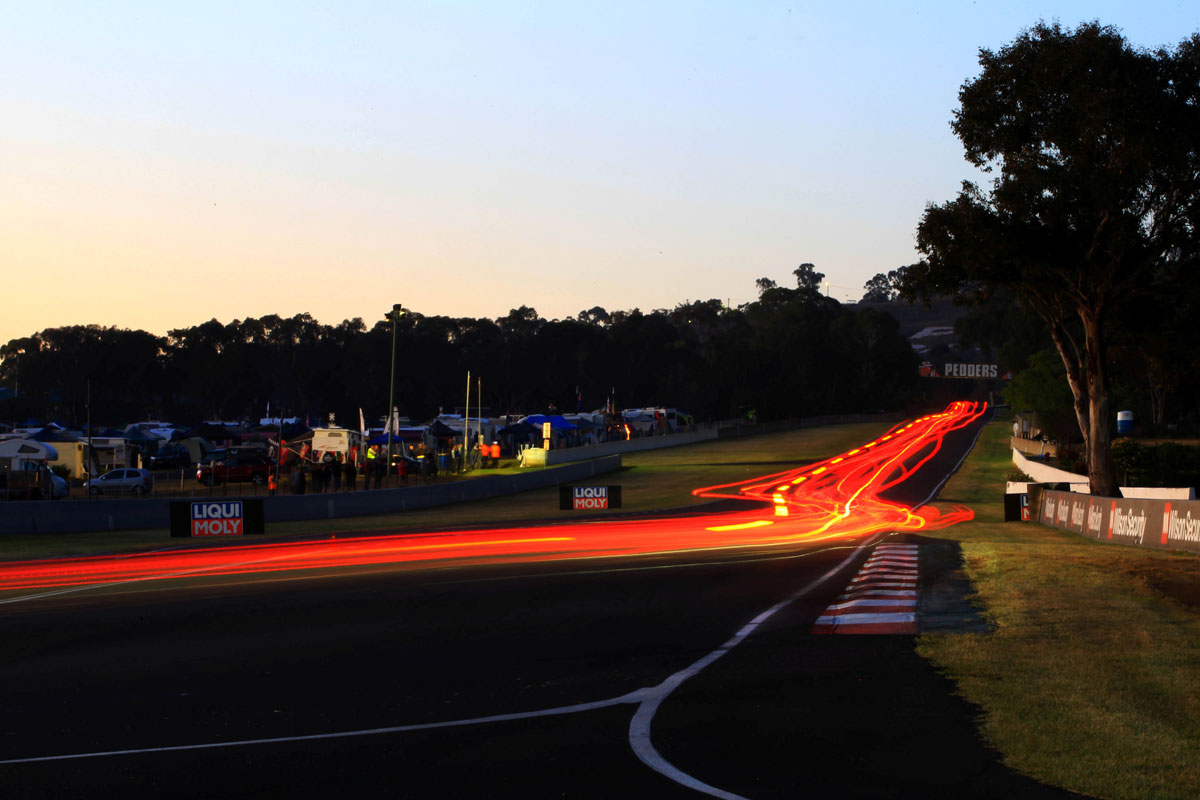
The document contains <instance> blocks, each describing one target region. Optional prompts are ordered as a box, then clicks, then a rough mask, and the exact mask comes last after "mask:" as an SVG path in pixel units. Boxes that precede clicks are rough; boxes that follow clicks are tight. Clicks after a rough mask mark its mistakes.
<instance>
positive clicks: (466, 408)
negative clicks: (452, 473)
mask: <svg viewBox="0 0 1200 800" xmlns="http://www.w3.org/2000/svg"><path fill="white" fill-rule="evenodd" d="M470 433H471V370H467V402H466V403H465V404H464V405H463V472H466V471H467V436H468V435H470Z"/></svg>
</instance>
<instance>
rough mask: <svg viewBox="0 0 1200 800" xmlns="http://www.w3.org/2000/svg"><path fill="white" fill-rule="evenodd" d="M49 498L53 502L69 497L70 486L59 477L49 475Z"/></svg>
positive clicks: (65, 480) (52, 474)
mask: <svg viewBox="0 0 1200 800" xmlns="http://www.w3.org/2000/svg"><path fill="white" fill-rule="evenodd" d="M50 484H51V486H50V497H52V498H53V499H55V500H61V499H62V498H64V497H69V496H70V494H71V484H69V483H67V479H66V478H64V477H63V476H61V475H56V474H54V473H53V472H51V473H50Z"/></svg>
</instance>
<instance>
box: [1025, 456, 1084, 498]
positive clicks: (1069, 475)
mask: <svg viewBox="0 0 1200 800" xmlns="http://www.w3.org/2000/svg"><path fill="white" fill-rule="evenodd" d="M1012 453H1013V455H1012V460H1013V464H1016V466H1017V469H1019V470H1021V472H1024V473H1025V474H1026V475H1028V476H1029V477H1031V478H1033V479H1034V481H1036V482H1037V483H1065V484H1067V485H1069V486H1070V487H1071V491H1072V492H1082V493H1083V494H1087V493H1088V492H1090V491H1091V490H1092V489H1091V486H1090V485H1089V484H1088V478H1087V476H1086V475H1076V474H1075V473H1074V472H1067V471H1066V470H1065V469H1058V468H1057V467H1051V466H1048V465H1046V464H1041V463H1039V462H1037V461H1033V460H1031V459H1028V458H1026V457H1025V454H1024V453H1022V452H1021V451H1020V450H1017V449H1015V448H1014V449H1013V451H1012Z"/></svg>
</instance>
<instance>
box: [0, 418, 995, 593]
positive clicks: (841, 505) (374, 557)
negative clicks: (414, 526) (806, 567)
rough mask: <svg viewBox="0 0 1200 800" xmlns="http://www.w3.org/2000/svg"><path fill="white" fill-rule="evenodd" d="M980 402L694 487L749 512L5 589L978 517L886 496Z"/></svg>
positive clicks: (652, 545)
mask: <svg viewBox="0 0 1200 800" xmlns="http://www.w3.org/2000/svg"><path fill="white" fill-rule="evenodd" d="M984 410H985V409H984V407H983V406H981V405H979V404H975V403H966V402H959V403H954V404H952V405H951V406H949V407H948V408H947V409H946V410H945V411H943V412H942V413H940V414H933V415H929V416H926V417H922V418H920V419H918V420H914V421H912V422H909V423H907V424H905V425H897V426H896V427H894V428H892V429H891V430H890V431H888V432H887V433H886V434H885V435H883V436H881V437H879V438H878V439H876V440H874V441H872V442H869V443H868V444H865V445H862V446H860V447H858V448H855V449H854V450H851V451H849V452H847V453H843V454H840V455H837V456H834V457H832V458H829V459H826V460H824V461H819V462H817V463H815V464H809V465H807V466H805V467H802V468H799V469H793V470H788V471H785V472H779V473H775V474H772V475H766V476H762V477H759V478H754V479H751V480H749V481H742V482H739V483H733V484H726V485H722V486H710V487H705V488H702V489H696V490H695V491H694V492H693V494H695V495H696V496H698V497H715V498H725V497H735V498H739V499H751V500H757V501H761V502H762V503H763V508H761V509H757V510H752V511H742V512H725V513H720V514H697V515H693V516H688V517H682V518H642V519H633V520H630V519H620V518H617V519H611V520H605V521H604V522H602V523H600V524H597V523H595V522H588V523H578V522H577V523H563V524H554V525H539V526H526V527H514V528H506V529H503V530H494V529H493V530H471V531H459V532H454V533H431V534H419V535H412V534H397V535H385V536H365V537H351V538H341V539H338V538H331V539H328V540H320V541H306V542H272V543H263V544H248V545H242V546H233V547H207V548H194V549H192V548H188V549H181V550H172V551H156V552H148V553H137V554H132V555H130V554H123V555H120V556H89V557H80V558H63V559H50V560H36V561H13V562H0V591H19V590H30V589H53V588H61V587H70V586H88V585H95V586H104V585H113V584H121V583H132V582H143V581H157V580H167V579H172V578H181V577H194V576H196V575H207V576H213V575H241V574H250V573H254V574H258V573H268V572H282V571H295V570H316V569H332V568H341V567H361V566H371V565H395V564H407V565H411V566H413V567H419V566H422V565H445V564H447V563H453V564H461V565H472V564H496V563H530V562H541V561H555V560H568V559H595V558H615V557H627V556H646V555H661V554H670V553H688V552H690V553H696V552H710V551H717V550H725V549H731V548H743V547H782V546H788V545H795V544H797V543H809V542H818V541H824V540H829V539H839V538H858V537H863V536H868V535H870V534H872V533H875V532H877V531H880V530H894V531H915V530H922V529H929V528H934V527H944V526H947V525H951V524H954V523H956V522H959V521H962V520H966V519H970V518H972V517H973V516H974V515H973V513H972V512H971V511H970V509H967V508H962V507H956V508H954V509H951V510H950V511H948V512H947V513H941V512H939V510H938V509H937V508H935V507H933V506H922V507H919V508H916V509H913V508H909V507H908V506H905V505H904V504H902V503H896V502H892V501H888V500H885V499H883V498H882V497H880V493H882V492H885V491H887V490H888V489H891V488H893V487H895V486H897V485H898V484H900V483H902V482H903V481H905V480H908V479H909V478H911V477H912V476H913V475H914V474H915V473H916V472H917V471H919V470H920V469H921V468H922V467H924V466H925V465H926V464H927V463H928V462H929V460H930V459H931V458H933V457H934V455H936V454H937V452H938V451H939V450H940V449H941V447H942V444H943V442H944V440H945V437H946V436H947V435H949V434H950V433H952V432H954V431H957V430H960V429H962V428H964V427H966V426H968V425H970V424H972V423H973V422H975V421H976V420H977V419H978V418H979V417H980V416H981V415H982V414H983V413H984ZM18 599H23V598H18ZM3 602H13V601H12V600H9V601H3Z"/></svg>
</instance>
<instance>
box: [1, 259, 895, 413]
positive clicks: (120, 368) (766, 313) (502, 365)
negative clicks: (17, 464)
mask: <svg viewBox="0 0 1200 800" xmlns="http://www.w3.org/2000/svg"><path fill="white" fill-rule="evenodd" d="M796 277H797V287H796V288H795V289H787V288H781V287H778V286H775V285H774V284H773V283H771V284H770V286H769V287H768V288H765V289H764V291H763V292H762V296H761V297H760V299H759V300H758V301H757V302H753V303H750V304H747V305H745V306H742V307H740V308H736V309H734V308H726V307H725V306H724V305H723V304H722V303H721V302H720V301H717V300H708V301H696V302H689V303H685V304H681V305H679V306H676V307H675V308H674V309H672V310H669V311H667V310H657V311H652V312H649V313H643V312H642V311H640V310H638V309H633V310H632V311H614V312H608V311H606V310H605V309H603V308H599V307H595V308H591V309H588V310H586V311H581V312H580V313H579V315H578V316H577V317H575V318H570V319H563V320H547V319H543V318H541V317H540V316H538V314H537V312H536V311H535V310H534V309H533V308H529V307H521V308H518V309H514V310H512V311H510V312H509V313H508V315H506V316H504V317H501V318H499V319H495V320H490V319H469V318H452V317H440V316H425V315H423V314H419V313H416V312H411V311H410V312H408V313H405V314H403V315H402V316H400V317H399V319H398V321H396V322H395V325H396V329H395V341H396V347H395V372H396V378H395V400H396V405H397V406H398V407H399V409H400V413H401V414H404V415H408V416H410V417H412V418H413V419H425V418H428V417H430V416H432V415H434V414H436V413H437V412H438V410H439V409H445V410H447V411H449V410H452V409H454V408H456V407H461V405H462V403H463V401H464V398H465V395H466V388H467V387H466V374H467V371H468V370H470V372H471V376H472V378H471V382H472V386H471V393H472V407H474V405H475V403H476V402H477V400H478V392H479V391H480V389H481V390H482V400H483V405H484V406H485V407H486V408H487V409H488V410H489V411H490V412H491V413H492V414H503V413H509V412H512V413H519V412H523V413H534V412H544V411H548V410H557V411H560V412H573V411H575V410H577V409H580V408H581V409H583V410H591V409H595V408H601V407H603V406H604V405H605V404H606V402H607V401H608V399H609V397H610V396H611V397H612V399H613V401H614V402H615V403H616V404H617V405H618V406H621V407H631V406H643V405H662V406H673V407H678V408H683V409H685V410H687V411H689V412H690V413H692V414H695V415H696V416H698V417H699V418H701V419H717V418H727V417H733V416H741V415H743V414H744V412H745V411H746V409H755V410H756V412H757V416H758V418H760V419H772V418H784V417H792V416H803V415H814V414H825V413H831V412H845V413H851V412H856V411H866V410H877V409H883V408H889V409H890V408H896V407H899V406H900V405H902V404H903V403H905V402H906V401H908V400H909V399H910V397H911V393H912V390H913V388H914V386H915V381H916V378H915V375H916V372H915V361H914V358H913V355H912V351H911V349H910V348H909V345H908V342H907V340H905V339H904V337H903V336H902V335H901V334H900V331H899V327H898V325H897V323H896V321H895V320H894V319H893V318H892V317H891V316H889V315H888V314H886V313H884V312H881V311H879V310H876V309H869V308H860V309H857V310H856V309H854V308H853V307H845V306H842V305H841V304H839V303H838V302H837V301H835V300H831V299H829V298H827V297H824V296H822V295H821V293H820V281H821V278H822V276H821V274H820V273H817V272H815V271H814V270H813V268H812V265H811V264H805V265H802V267H801V268H800V269H798V270H796ZM385 317H386V315H383V314H381V318H380V319H379V320H378V321H376V322H374V323H373V324H372V325H371V326H370V327H367V326H366V325H365V324H364V322H363V321H362V320H361V319H353V320H346V321H344V322H342V323H341V324H340V325H336V326H330V325H322V324H321V323H319V322H317V321H316V320H315V319H313V318H312V317H311V316H309V315H308V314H298V315H296V316H294V317H291V318H283V317H279V316H275V315H271V316H267V317H263V318H261V319H246V320H234V321H233V322H230V323H227V324H223V323H221V322H219V321H217V320H210V321H209V322H205V323H203V324H201V325H196V326H194V327H191V328H181V329H177V330H172V331H170V332H169V333H168V335H167V336H166V337H155V336H152V335H151V334H148V333H145V332H143V331H128V330H119V329H115V328H100V327H96V326H73V327H69V328H56V329H48V330H44V331H41V332H39V333H36V334H34V335H33V336H30V337H27V338H24V339H14V340H13V341H10V342H9V343H8V344H6V345H4V346H3V347H0V358H2V359H3V361H0V383H2V384H3V385H5V386H14V387H15V386H16V385H17V384H18V382H19V398H18V399H16V400H8V401H4V402H3V403H2V404H0V414H3V416H4V417H5V418H9V419H18V418H24V417H26V416H46V417H53V418H59V419H62V420H63V421H64V422H68V423H72V424H82V422H83V420H84V418H85V416H86V413H87V408H86V404H87V390H88V386H89V385H90V387H91V413H92V418H93V419H94V420H99V421H113V422H117V421H131V420H135V419H143V418H147V417H162V418H167V419H171V420H175V421H180V422H191V421H195V420H199V419H202V418H221V419H239V418H246V419H257V418H258V417H260V416H263V415H264V414H265V412H266V410H267V405H268V403H269V404H270V407H271V409H272V413H277V412H278V411H279V409H283V411H284V413H285V414H288V415H299V416H308V417H309V418H310V419H312V420H313V421H314V422H315V421H316V420H324V419H327V417H328V415H329V414H330V413H333V414H334V415H335V417H336V420H337V421H338V422H339V423H341V424H344V425H347V426H357V422H358V411H359V409H360V408H361V409H362V410H363V413H364V416H366V418H367V419H368V420H370V421H374V420H378V419H380V418H382V417H383V415H384V414H385V413H386V407H387V398H388V382H389V378H390V371H391V364H392V341H393V329H392V325H393V322H392V321H391V320H390V319H387V318H385Z"/></svg>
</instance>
